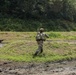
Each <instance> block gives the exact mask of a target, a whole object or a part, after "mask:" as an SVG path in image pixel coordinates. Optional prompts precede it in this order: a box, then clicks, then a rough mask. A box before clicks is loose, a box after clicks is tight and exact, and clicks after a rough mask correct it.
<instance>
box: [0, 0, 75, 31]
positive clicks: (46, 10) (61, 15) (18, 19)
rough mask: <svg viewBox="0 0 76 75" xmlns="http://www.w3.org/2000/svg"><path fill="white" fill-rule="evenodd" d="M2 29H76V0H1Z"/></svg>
mask: <svg viewBox="0 0 76 75" xmlns="http://www.w3.org/2000/svg"><path fill="white" fill-rule="evenodd" d="M0 10H1V11H0V31H37V29H38V28H39V27H44V28H45V29H46V30H47V31H76V17H75V16H76V1H75V0H32V1H31V0H0Z"/></svg>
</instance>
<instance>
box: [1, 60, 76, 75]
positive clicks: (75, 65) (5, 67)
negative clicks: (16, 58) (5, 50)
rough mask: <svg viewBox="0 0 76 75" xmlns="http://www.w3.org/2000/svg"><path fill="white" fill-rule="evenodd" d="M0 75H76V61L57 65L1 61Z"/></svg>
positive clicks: (57, 63) (56, 63)
mask: <svg viewBox="0 0 76 75" xmlns="http://www.w3.org/2000/svg"><path fill="white" fill-rule="evenodd" d="M0 75H76V61H75V60H74V61H64V62H55V63H52V62H51V63H50V62H47V63H25V62H7V61H0Z"/></svg>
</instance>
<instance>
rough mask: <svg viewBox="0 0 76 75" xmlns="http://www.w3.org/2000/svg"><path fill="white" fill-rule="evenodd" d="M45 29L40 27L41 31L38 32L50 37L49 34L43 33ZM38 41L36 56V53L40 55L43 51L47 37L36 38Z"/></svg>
mask: <svg viewBox="0 0 76 75" xmlns="http://www.w3.org/2000/svg"><path fill="white" fill-rule="evenodd" d="M43 31H44V29H43V28H40V32H38V33H37V34H40V35H41V34H43V35H44V36H43V38H44V37H47V38H48V35H46V34H45V33H43ZM36 41H37V44H38V49H37V50H36V52H35V54H34V56H36V55H38V54H40V53H42V52H43V41H45V39H39V40H37V39H36Z"/></svg>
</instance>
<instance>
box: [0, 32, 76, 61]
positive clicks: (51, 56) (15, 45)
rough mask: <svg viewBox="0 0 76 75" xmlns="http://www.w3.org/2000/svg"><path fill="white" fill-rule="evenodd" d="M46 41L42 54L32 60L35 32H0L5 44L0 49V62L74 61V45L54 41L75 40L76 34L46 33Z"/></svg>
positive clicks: (75, 45) (75, 55) (34, 49)
mask: <svg viewBox="0 0 76 75" xmlns="http://www.w3.org/2000/svg"><path fill="white" fill-rule="evenodd" d="M46 33H47V34H48V35H49V37H50V38H49V39H48V40H53V41H52V42H49V41H45V42H44V52H43V53H42V54H40V55H39V56H37V57H36V58H32V56H33V54H34V52H35V51H36V49H37V43H36V41H35V35H36V32H0V39H5V40H4V41H3V43H6V44H5V45H4V46H3V47H2V48H0V60H12V61H25V62H47V61H60V60H71V59H76V43H68V42H64V41H59V42H57V41H55V40H76V38H75V37H76V32H46Z"/></svg>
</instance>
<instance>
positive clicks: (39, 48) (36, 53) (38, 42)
mask: <svg viewBox="0 0 76 75" xmlns="http://www.w3.org/2000/svg"><path fill="white" fill-rule="evenodd" d="M37 44H38V49H37V50H36V52H35V54H34V57H35V56H37V55H38V54H39V53H40V50H41V47H40V41H37Z"/></svg>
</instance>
